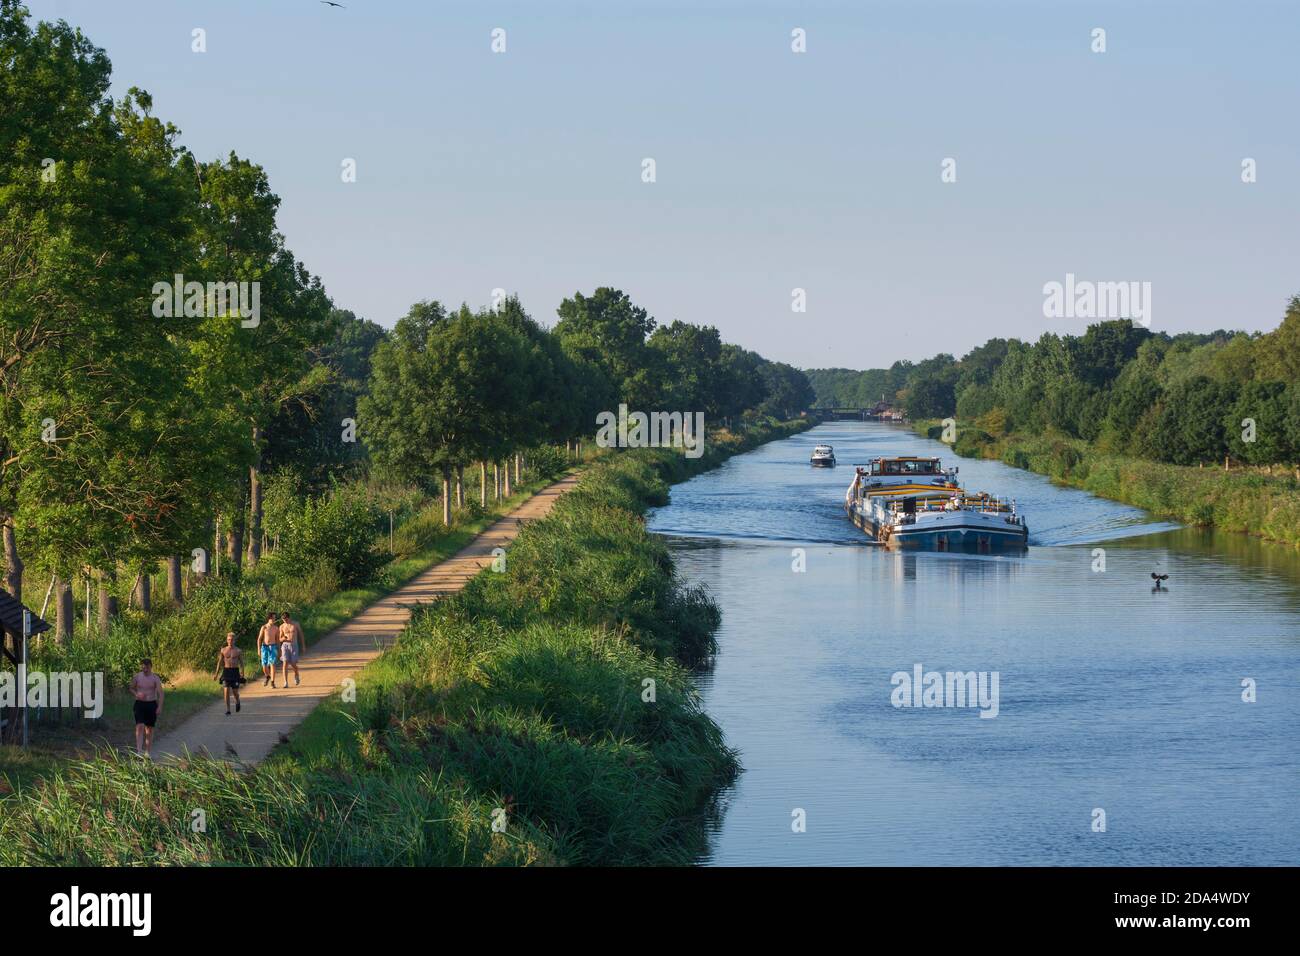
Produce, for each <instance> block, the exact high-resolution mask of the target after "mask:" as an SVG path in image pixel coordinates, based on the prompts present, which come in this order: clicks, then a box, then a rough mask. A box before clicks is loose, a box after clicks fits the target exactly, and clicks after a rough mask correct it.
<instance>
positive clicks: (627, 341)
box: [553, 286, 663, 409]
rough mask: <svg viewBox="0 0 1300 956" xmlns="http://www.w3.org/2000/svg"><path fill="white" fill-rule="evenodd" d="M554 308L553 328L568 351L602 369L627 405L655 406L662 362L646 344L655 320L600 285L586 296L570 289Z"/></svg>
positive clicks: (624, 295) (641, 309)
mask: <svg viewBox="0 0 1300 956" xmlns="http://www.w3.org/2000/svg"><path fill="white" fill-rule="evenodd" d="M557 313H558V315H559V317H560V320H559V322H557V323H556V324H555V328H554V330H553V331H554V333H555V335H557V336H558V337H559V339H560V341H561V342H562V343H563V345H564V348H565V350H566V351H567V352H569V353H570V354H573V355H576V356H579V357H580V358H582V359H583V360H584V361H586V362H589V363H591V364H593V365H597V366H599V367H600V368H602V369H603V370H604V372H605V376H606V377H607V378H608V379H609V380H610V381H611V382H613V383H614V387H615V388H616V389H617V394H618V396H619V398H620V400H621V401H624V402H626V403H627V405H628V406H629V407H630V408H634V409H651V408H658V407H660V404H661V395H662V383H663V375H662V368H663V366H662V362H661V361H660V355H661V353H659V352H658V351H656V350H653V349H651V348H650V347H649V346H648V345H647V344H646V338H647V337H648V336H649V335H650V333H652V332H653V331H654V329H655V320H654V319H653V318H652V317H651V316H650V315H649V313H647V312H646V310H645V309H643V308H641V307H640V306H637V305H635V304H633V302H632V300H631V299H630V298H628V296H627V294H626V293H624V292H621V291H619V290H618V289H611V288H609V287H607V286H602V287H600V288H598V289H597V290H596V291H595V293H593V294H592V295H591V296H590V297H588V296H584V295H583V294H582V293H581V292H575V293H574V294H573V297H572V298H570V299H565V300H564V301H563V302H561V303H560V307H559V309H558V310H557Z"/></svg>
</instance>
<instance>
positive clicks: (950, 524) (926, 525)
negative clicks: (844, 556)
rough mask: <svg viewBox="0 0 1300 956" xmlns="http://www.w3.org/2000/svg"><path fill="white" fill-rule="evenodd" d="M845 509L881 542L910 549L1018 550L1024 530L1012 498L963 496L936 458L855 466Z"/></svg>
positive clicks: (1026, 535) (1023, 540)
mask: <svg viewBox="0 0 1300 956" xmlns="http://www.w3.org/2000/svg"><path fill="white" fill-rule="evenodd" d="M844 508H845V511H846V512H848V515H849V518H850V519H851V520H852V521H853V523H854V524H855V525H857V526H858V527H859V528H861V529H862V530H863V531H865V532H866V533H867V534H868V535H870V536H871V537H872V538H874V539H875V540H876V541H877V542H879V543H880V544H883V545H885V546H886V547H890V548H899V549H905V550H909V551H965V552H970V553H972V554H992V553H995V552H1006V551H1023V550H1024V548H1025V547H1026V545H1027V544H1028V541H1029V528H1028V526H1027V525H1026V524H1025V520H1024V518H1023V517H1022V516H1021V515H1019V514H1017V513H1016V503H1015V501H1007V500H1005V499H1002V498H995V497H993V496H991V495H989V494H987V493H980V494H975V495H970V494H967V493H966V492H965V491H963V490H962V488H961V487H960V486H959V485H958V483H957V469H956V468H952V469H949V470H945V469H944V468H943V466H942V465H941V464H940V462H939V459H938V458H914V457H908V456H902V457H895V458H873V459H871V460H870V461H869V462H867V464H865V465H858V466H857V467H856V468H855V469H854V475H853V483H852V484H851V485H849V489H848V491H847V492H845V495H844Z"/></svg>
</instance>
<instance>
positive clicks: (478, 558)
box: [153, 476, 577, 764]
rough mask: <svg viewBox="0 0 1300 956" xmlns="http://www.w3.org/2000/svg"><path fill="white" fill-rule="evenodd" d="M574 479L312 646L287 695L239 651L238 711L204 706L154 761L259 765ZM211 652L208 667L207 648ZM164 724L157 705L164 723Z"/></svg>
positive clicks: (169, 736)
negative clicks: (420, 612)
mask: <svg viewBox="0 0 1300 956" xmlns="http://www.w3.org/2000/svg"><path fill="white" fill-rule="evenodd" d="M576 481H577V478H576V476H570V477H567V478H564V479H563V480H561V481H558V482H556V483H555V484H553V485H550V486H549V487H547V488H544V489H542V490H541V491H539V492H538V493H537V494H535V495H533V497H531V498H529V499H528V500H527V501H525V502H524V503H523V504H521V505H520V506H519V507H518V508H516V509H515V510H514V511H511V512H510V513H509V514H507V515H505V516H504V517H502V518H500V519H498V520H497V521H496V523H494V524H493V525H492V526H491V527H490V528H487V529H486V530H485V531H483V532H482V533H480V534H479V535H478V537H476V538H475V539H474V540H473V541H471V542H470V543H469V544H467V545H466V546H465V547H464V548H462V549H461V550H460V551H459V552H457V553H456V554H455V555H453V556H452V557H450V558H448V559H447V560H445V561H442V562H439V563H438V564H435V565H434V566H433V567H431V568H429V569H428V570H427V571H424V572H423V573H421V574H420V575H419V576H418V577H416V578H414V579H412V580H411V581H410V583H408V584H406V585H405V586H403V587H401V588H399V589H398V590H396V591H394V592H393V593H392V594H389V595H388V596H387V597H384V598H381V599H380V600H378V601H376V602H375V603H374V604H372V605H370V606H369V607H368V608H366V609H365V610H364V611H362V612H361V613H359V614H358V615H357V616H356V617H353V618H351V619H350V620H348V621H347V622H346V623H344V624H342V625H341V626H339V627H338V628H336V629H335V630H333V631H331V632H330V633H329V634H327V635H325V636H324V637H323V638H321V639H320V640H318V641H316V643H314V644H312V645H311V646H310V647H309V648H307V651H306V653H305V654H303V655H302V658H301V659H300V660H299V661H298V667H299V670H301V672H302V683H301V684H298V685H296V686H295V685H292V684H291V685H290V686H289V688H288V689H284V688H276V689H272V688H271V687H270V686H266V687H263V686H262V677H261V668H260V667H259V666H258V665H257V663H256V662H255V661H253V660H250V657H251V655H249V654H248V652H245V663H244V670H245V673H246V674H248V676H249V682H248V683H247V684H245V685H244V687H243V689H242V690H241V692H240V696H241V698H242V699H243V709H242V710H241V711H240V712H239V713H237V714H232V715H231V716H229V717H227V716H226V705H225V704H224V703H223V702H222V701H220V700H218V701H216V702H215V703H214V704H212V705H211V706H209V707H205V708H204V709H203V710H200V711H199V712H198V713H196V714H194V715H193V716H192V717H190V718H189V719H188V720H186V721H185V722H184V723H183V724H181V725H180V726H179V727H176V728H174V729H171V730H170V731H167V732H163V733H160V734H159V736H158V738H157V739H156V740H155V741H154V747H153V752H154V757H155V759H159V760H161V759H165V758H170V757H177V756H180V755H182V754H184V753H185V752H186V751H187V750H188V751H189V752H190V753H201V752H204V751H206V752H207V753H209V754H211V755H212V756H213V757H218V758H221V759H223V760H228V761H232V762H236V761H237V762H239V763H245V764H253V763H257V762H259V761H261V760H262V759H264V758H265V757H266V755H267V754H269V753H270V752H271V749H272V748H273V747H275V745H276V744H278V743H279V742H280V738H281V737H283V736H287V735H288V734H289V732H290V731H291V730H293V728H295V727H297V726H298V724H300V723H302V721H303V720H304V719H305V718H306V717H307V715H308V714H309V713H311V711H312V709H313V708H315V707H316V705H317V704H319V703H320V702H321V701H322V700H324V699H325V698H326V697H328V696H329V695H330V694H333V693H334V692H335V691H337V690H338V689H339V684H340V683H341V682H342V681H343V679H344V678H346V677H349V676H351V675H353V674H355V673H356V672H357V671H359V670H360V669H361V668H362V667H364V666H365V665H366V664H368V663H369V662H370V661H372V660H374V659H375V658H376V657H378V656H379V653H380V651H381V650H382V649H383V648H385V647H387V646H388V645H389V644H391V643H392V642H393V640H394V639H395V638H396V637H397V635H398V634H400V633H401V631H402V629H403V628H404V627H405V626H406V622H407V620H408V619H409V618H410V616H411V607H412V606H413V605H417V604H424V603H428V602H430V601H433V600H434V599H436V598H438V597H440V596H442V595H444V594H452V593H454V592H456V591H459V590H460V589H461V588H463V587H464V586H465V583H466V582H467V581H468V580H469V579H470V578H472V577H473V576H474V575H475V574H477V573H478V572H479V570H480V569H481V568H483V567H486V566H487V565H488V564H489V563H491V561H492V549H493V548H504V547H506V546H507V545H509V544H510V542H511V541H512V540H514V537H515V535H516V534H518V533H519V528H520V527H521V526H522V524H523V523H524V522H526V521H531V520H534V519H536V518H540V517H542V516H543V515H545V514H546V513H547V512H548V511H550V510H551V508H552V507H553V506H554V505H555V502H556V500H557V499H558V498H559V497H560V495H562V494H564V492H566V491H568V490H569V489H570V488H572V487H573V485H574V483H575V482H576ZM212 654H213V662H214V664H215V661H216V648H215V646H214V648H213V652H212ZM277 670H278V668H277ZM254 673H256V675H257V676H256V677H254V676H253V675H254ZM277 683H278V677H277ZM166 718H167V709H166V706H165V705H164V707H163V718H162V723H163V724H164V725H165V724H166ZM160 729H161V728H160ZM232 751H233V752H232Z"/></svg>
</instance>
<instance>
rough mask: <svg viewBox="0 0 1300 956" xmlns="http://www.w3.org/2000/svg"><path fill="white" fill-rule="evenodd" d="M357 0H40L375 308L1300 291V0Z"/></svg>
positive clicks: (865, 308)
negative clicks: (601, 296)
mask: <svg viewBox="0 0 1300 956" xmlns="http://www.w3.org/2000/svg"><path fill="white" fill-rule="evenodd" d="M341 2H343V3H344V4H345V5H346V7H347V9H344V10H340V9H334V8H330V7H326V6H324V5H322V4H321V3H319V2H318V0H29V2H28V6H29V8H30V9H31V11H32V13H33V15H34V16H35V17H37V18H40V19H59V18H63V19H67V20H68V21H69V22H71V23H73V24H75V25H77V26H80V27H82V28H83V29H84V30H85V32H86V33H87V34H88V35H89V36H90V37H91V39H92V40H94V41H95V42H96V43H97V44H99V45H100V46H102V47H104V48H105V49H106V50H107V51H108V54H109V56H110V58H111V59H112V61H113V66H114V78H115V82H114V89H115V92H116V93H121V92H123V91H125V90H126V89H127V88H128V87H129V86H132V85H135V86H140V87H143V88H144V89H147V90H149V91H150V92H151V93H152V94H153V96H154V104H155V112H156V113H157V114H158V115H159V116H161V117H163V118H165V119H168V120H170V121H172V122H174V123H175V124H176V125H177V126H178V127H180V129H181V130H182V137H183V141H184V142H185V144H186V145H187V146H189V147H190V148H191V149H193V150H194V151H195V152H196V153H197V154H198V155H199V156H200V157H201V158H215V157H218V156H221V155H224V154H225V153H227V152H228V151H230V150H232V149H233V150H235V151H237V152H238V153H240V154H241V155H243V156H246V157H248V158H249V159H252V160H254V161H256V162H258V163H260V164H262V165H263V166H264V167H266V169H267V171H268V173H269V175H270V179H271V184H272V187H273V188H274V189H275V191H276V192H277V193H278V194H279V195H280V197H281V198H282V200H283V203H282V206H281V211H280V225H281V229H282V230H283V232H284V233H285V235H286V237H287V239H288V242H289V245H290V247H291V248H292V249H293V250H294V252H295V253H296V254H297V255H298V257H299V258H300V259H301V260H303V261H304V262H305V263H306V265H307V266H308V268H309V269H311V270H312V271H313V272H315V273H317V274H319V275H320V276H321V277H322V278H323V280H324V282H325V285H326V288H327V289H328V290H329V292H330V294H331V295H332V296H333V298H334V301H335V302H336V304H337V305H339V306H341V307H344V308H349V309H352V310H354V311H356V312H357V313H358V314H360V315H364V316H366V317H367V318H371V319H374V320H375V321H377V322H379V323H381V324H383V325H385V326H391V325H392V324H393V322H394V321H396V319H397V318H398V317H400V316H401V315H402V314H404V313H405V311H406V309H407V307H408V306H409V305H410V304H411V303H412V302H413V301H415V300H417V299H422V298H437V299H441V300H443V301H445V302H449V303H452V304H459V303H460V302H461V301H467V302H469V303H470V304H471V305H476V306H477V305H485V304H487V303H488V301H489V298H490V296H491V290H492V289H493V288H495V287H503V288H505V289H508V290H510V291H512V292H517V293H519V295H520V296H521V297H522V299H523V302H524V304H525V306H526V307H527V308H528V309H529V310H530V311H531V312H532V313H533V315H534V316H535V317H537V318H538V319H539V320H541V321H542V322H544V323H546V324H551V323H552V322H553V321H554V319H555V308H556V306H557V305H558V304H559V302H560V300H561V299H562V298H563V297H564V296H566V295H569V294H571V293H572V292H574V291H575V290H583V291H590V290H591V289H593V288H594V287H596V286H597V285H613V286H617V287H620V288H622V289H624V290H625V291H626V292H628V293H629V294H630V295H631V296H632V297H633V299H634V300H636V301H637V302H638V303H640V304H642V305H644V306H645V307H646V308H648V309H649V310H650V312H651V313H652V314H653V315H655V316H656V317H657V318H658V319H659V320H660V321H661V322H666V321H671V320H673V319H683V320H686V321H690V322H697V323H711V324H714V325H716V326H718V328H719V329H720V330H721V331H722V334H723V337H724V338H726V339H728V340H729V341H734V342H737V343H740V344H742V345H745V346H747V347H749V348H753V349H756V350H758V351H759V352H761V353H763V354H764V355H766V356H768V357H769V358H773V359H779V360H783V361H788V362H791V363H792V364H795V365H799V366H803V367H820V366H828V365H838V366H849V367H858V368H862V367H872V366H880V365H888V364H890V363H891V362H893V361H894V360H896V359H900V358H910V359H919V358H924V357H927V356H929V355H932V354H934V353H936V352H938V351H949V352H954V353H956V354H958V355H960V354H962V353H963V352H965V351H967V350H968V349H969V348H971V347H972V346H974V345H976V344H978V343H980V342H983V341H984V340H986V339H988V338H990V337H992V336H995V335H998V336H1017V337H1020V338H1028V339H1035V338H1037V337H1038V336H1039V335H1040V334H1042V333H1043V332H1044V331H1057V332H1077V331H1079V330H1080V329H1082V328H1083V327H1084V326H1085V325H1086V324H1087V323H1086V321H1084V320H1078V319H1068V320H1067V319H1046V318H1044V317H1043V314H1042V303H1043V295H1042V287H1043V284H1044V283H1046V282H1049V281H1052V280H1057V281H1061V280H1063V279H1064V276H1065V274H1066V273H1067V272H1073V273H1075V274H1076V275H1077V276H1078V277H1080V278H1081V279H1095V280H1139V281H1149V282H1151V283H1152V318H1153V321H1152V328H1153V329H1156V330H1167V331H1182V330H1195V331H1208V330H1211V329H1215V328H1221V327H1229V328H1244V329H1249V330H1260V329H1266V328H1272V327H1274V326H1275V325H1276V324H1277V322H1278V321H1279V320H1280V318H1281V314H1282V310H1283V307H1284V303H1285V301H1286V299H1287V298H1288V297H1289V296H1290V295H1291V294H1292V293H1295V292H1300V229H1298V228H1297V211H1298V209H1297V207H1298V206H1300V202H1298V200H1300V125H1298V124H1297V115H1300V70H1297V69H1296V41H1297V36H1298V35H1300V29H1298V28H1300V3H1296V2H1294V0H1288V2H1228V0H1222V2H1219V3H1215V4H1210V3H1204V2H1196V0H1190V2H1189V0H1178V2H1147V0H1142V2H1139V0H1129V2H1126V3H1104V2H1093V3H1082V2H1078V3H1076V2H1058V0H1039V2H1027V0H1022V2H976V0H968V2H942V3H941V2H924V0H911V2H902V0H898V2H890V3H870V2H864V0H859V2H852V3H850V2H804V3H796V2H785V3H777V2H764V0H749V2H735V0H694V2H676V0H661V2H650V0H636V2H633V0H605V2H595V0H592V2H586V3H579V2H566V0H545V2H541V0H529V2H523V3H505V2H500V3H498V2H489V0H472V2H470V0H466V2H445V0H436V2H435V0H428V2H421V0H341ZM195 27H203V28H204V29H206V31H207V45H208V52H206V53H204V54H195V53H192V52H191V50H190V44H191V38H190V31H191V30H192V29H193V28H195ZM496 27H501V28H503V29H505V30H506V31H507V32H506V37H507V52H506V53H505V54H493V53H492V52H491V49H490V40H491V38H490V33H491V31H492V29H493V28H496ZM795 27H802V28H804V29H805V30H806V31H807V35H808V52H807V53H806V54H802V55H797V54H794V53H792V52H791V51H790V31H791V30H792V29H793V28H795ZM1094 27H1103V28H1104V29H1105V30H1106V31H1107V47H1108V49H1107V52H1106V53H1104V54H1096V53H1093V52H1091V50H1090V43H1091V39H1090V32H1091V30H1092V29H1093V28H1094ZM950 156H951V157H954V158H956V160H957V182H956V183H955V184H950V185H945V184H942V183H941V182H940V177H939V170H940V162H941V161H942V160H943V159H944V158H945V157H950ZM345 157H352V158H355V159H356V161H357V164H358V181H357V182H356V183H352V184H344V183H342V182H341V181H340V176H339V173H340V163H341V162H342V160H343V159H344V158H345ZM643 157H653V158H654V159H655V160H656V163H657V167H658V169H657V171H658V182H656V183H654V184H653V185H647V184H644V183H642V182H641V175H640V173H641V160H642V158H643ZM1243 157H1253V158H1254V159H1256V160H1257V162H1258V170H1259V181H1258V182H1257V183H1255V184H1253V185H1244V184H1242V183H1241V181H1240V164H1241V160H1242V159H1243ZM796 286H798V287H802V288H805V289H806V290H807V296H808V311H807V313H806V314H802V315H800V314H794V313H792V312H791V310H790V292H791V289H792V288H794V287H796Z"/></svg>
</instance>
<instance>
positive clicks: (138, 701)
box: [130, 657, 163, 757]
mask: <svg viewBox="0 0 1300 956" xmlns="http://www.w3.org/2000/svg"><path fill="white" fill-rule="evenodd" d="M130 690H131V694H132V696H134V697H135V706H134V710H135V752H136V753H138V754H139V755H140V756H142V757H148V756H149V748H150V747H152V746H153V729H154V726H155V725H156V724H157V723H158V718H159V717H161V716H162V709H163V686H162V679H161V678H159V676H158V675H157V674H155V673H154V672H153V661H151V660H150V659H149V658H147V657H146V658H145V659H144V660H142V661H141V662H140V672H139V673H138V674H136V675H135V676H134V677H132V678H131V683H130Z"/></svg>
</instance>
